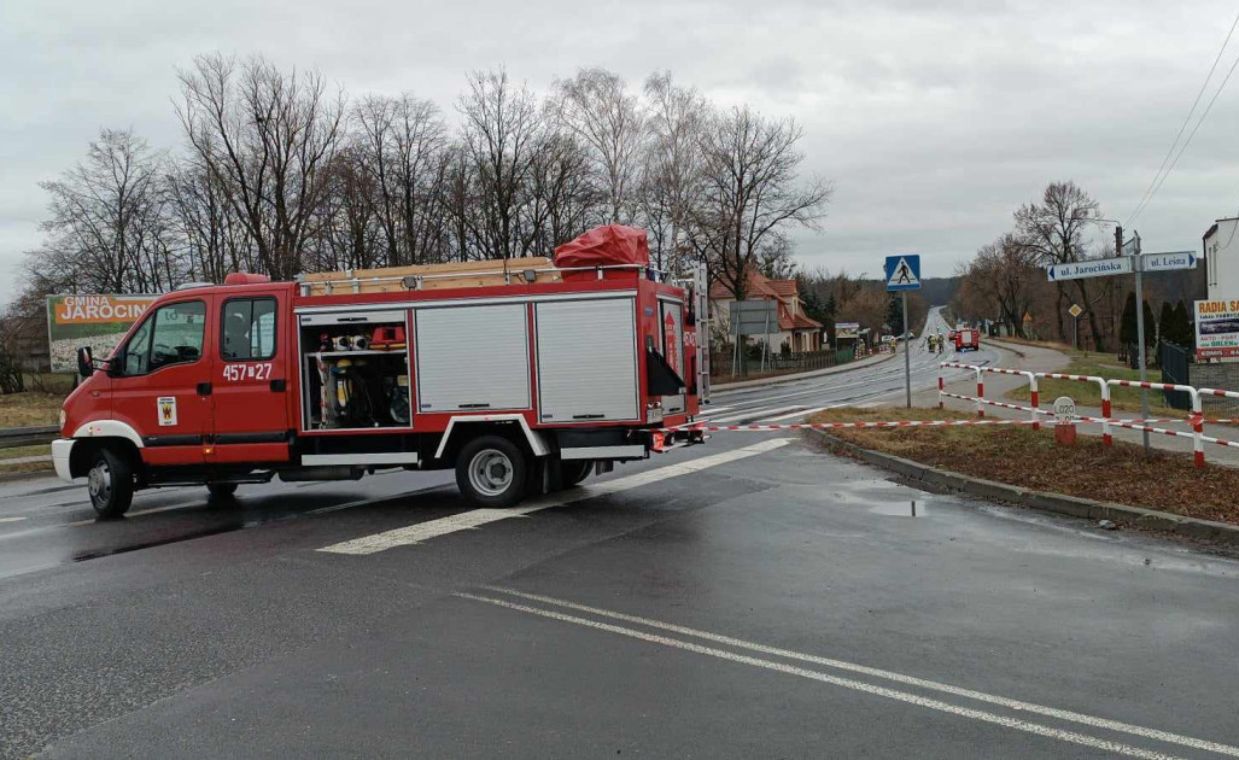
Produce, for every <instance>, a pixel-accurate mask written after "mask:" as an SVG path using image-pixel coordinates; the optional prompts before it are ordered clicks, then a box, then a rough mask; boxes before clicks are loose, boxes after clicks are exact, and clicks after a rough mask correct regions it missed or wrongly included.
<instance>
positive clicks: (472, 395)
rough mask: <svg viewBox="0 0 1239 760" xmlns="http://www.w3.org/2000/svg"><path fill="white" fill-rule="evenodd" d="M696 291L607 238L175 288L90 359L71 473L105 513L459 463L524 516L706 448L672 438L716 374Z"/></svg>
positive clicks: (471, 495)
mask: <svg viewBox="0 0 1239 760" xmlns="http://www.w3.org/2000/svg"><path fill="white" fill-rule="evenodd" d="M681 284H682V285H684V287H682V286H681ZM681 284H677V283H674V282H668V281H665V278H664V277H662V276H661V275H660V273H658V272H656V271H655V270H653V269H651V268H650V264H649V250H648V247H647V244H646V237H645V233H644V231H642V230H637V229H633V228H629V227H621V226H618V225H612V226H608V227H601V228H598V229H596V230H593V231H591V232H589V233H586V234H585V235H582V236H581V237H580V238H577V239H576V240H574V241H572V242H571V243H568V244H566V245H563V246H560V247H559V248H557V249H556V251H555V257H554V260H553V261H552V260H549V259H545V258H539V259H533V258H530V259H513V260H509V261H507V262H502V261H487V262H470V263H466V264H457V265H434V266H422V267H403V268H395V269H381V270H367V271H350V272H338V273H326V274H315V275H308V276H304V277H302V278H299V280H298V281H297V282H270V281H269V280H268V279H267V278H266V277H263V276H259V275H253V274H244V273H237V274H232V275H229V276H228V277H227V278H226V280H225V282H224V284H223V285H222V286H211V285H205V286H196V287H195V286H191V287H186V288H181V289H178V290H176V291H174V292H171V293H167V294H165V295H163V296H161V297H160V298H159V299H158V300H157V301H155V302H154V303H152V304H151V306H150V308H149V309H148V310H147V312H146V313H145V316H144V318H143V319H142V320H141V321H139V322H138V323H136V324H135V325H134V326H133V328H132V329H131V330H130V331H129V333H128V335H127V336H126V337H125V339H124V340H123V341H122V342H121V343H120V344H119V347H118V348H117V349H116V350H115V351H114V352H113V353H112V355H111V356H110V357H109V358H108V359H107V360H106V361H102V362H96V361H95V360H94V359H93V358H92V357H91V355H90V350H89V349H88V348H83V349H82V350H80V351H79V355H78V360H79V369H80V371H81V374H82V375H83V376H84V378H85V380H84V382H82V383H81V384H80V385H79V386H78V388H77V389H76V390H74V392H73V393H72V394H70V396H69V397H68V399H66V401H65V404H64V408H63V410H62V414H61V426H60V427H61V435H62V438H60V439H59V440H57V441H55V442H54V443H53V444H52V457H53V460H54V463H55V466H56V472H57V474H58V475H59V476H60V477H61V478H64V479H74V478H81V477H85V478H86V479H87V486H88V489H89V492H90V498H91V502H92V503H93V505H94V507H95V510H96V511H97V512H98V513H99V514H100V515H101V516H105V517H115V516H119V515H121V514H123V513H124V512H125V511H126V510H127V509H128V507H129V504H130V501H131V499H132V496H133V492H134V491H135V490H137V489H143V488H154V487H159V486H169V485H187V484H204V485H206V486H207V488H208V489H209V490H210V494H211V496H212V498H213V499H226V498H230V497H232V495H233V494H234V492H235V491H236V488H237V486H238V484H243V483H256V482H267V481H269V480H271V479H272V478H273V477H276V476H278V477H279V478H280V479H281V480H283V481H303V480H343V479H357V478H360V477H361V476H362V475H363V474H365V473H367V472H374V471H375V470H376V469H384V468H406V469H447V468H454V469H455V470H456V482H457V484H458V486H459V487H460V490H461V492H462V493H463V494H464V495H465V497H466V498H467V499H468V500H469V501H471V502H473V503H475V504H477V505H481V506H487V507H505V506H510V505H513V504H515V503H517V502H518V501H519V500H520V499H521V498H523V497H524V496H525V495H527V494H530V493H542V492H546V491H548V490H552V489H555V488H560V487H566V486H569V485H574V484H576V483H578V482H580V481H581V480H582V479H584V478H585V477H586V476H587V475H588V474H589V472H590V471H591V470H593V471H597V472H604V471H607V470H610V469H611V467H612V466H613V463H615V462H624V461H631V460H638V459H643V458H646V457H648V455H649V452H651V451H663V450H666V449H667V448H671V447H674V446H680V445H685V444H688V443H695V442H699V441H700V440H701V434H700V432H691V431H680V432H674V433H669V432H661V431H663V430H664V429H666V428H670V427H675V426H677V425H683V424H686V423H688V422H691V421H692V420H693V418H694V416H695V415H696V414H697V411H698V389H699V384H700V385H705V383H707V382H708V380H704V379H702V378H701V373H703V372H708V368H707V367H706V366H705V359H704V358H703V355H702V352H701V350H700V347H699V346H698V344H697V341H696V340H695V338H696V319H695V316H696V315H698V314H705V313H706V312H705V310H704V305H705V300H704V299H705V298H706V292H707V288H706V283H705V282H704V273H702V272H699V273H697V275H696V277H695V278H694V280H693V281H689V282H685V283H681ZM705 377H708V375H706V376H705ZM699 381H700V382H699ZM702 391H703V392H705V388H702Z"/></svg>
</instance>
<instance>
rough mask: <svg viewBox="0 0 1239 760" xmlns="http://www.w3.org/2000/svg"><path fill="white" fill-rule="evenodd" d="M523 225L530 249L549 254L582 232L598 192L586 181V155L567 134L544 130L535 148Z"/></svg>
mask: <svg viewBox="0 0 1239 760" xmlns="http://www.w3.org/2000/svg"><path fill="white" fill-rule="evenodd" d="M529 180H530V181H529V199H528V203H527V204H526V206H525V214H524V222H525V228H526V229H528V230H529V231H530V232H532V234H533V236H534V239H533V241H532V243H531V248H532V249H533V250H534V251H536V252H539V253H549V252H550V251H551V250H552V249H553V248H554V247H555V246H557V245H559V244H560V243H563V242H564V241H566V240H570V239H572V238H574V237H576V236H577V235H579V234H581V233H582V232H584V231H585V229H586V227H587V226H588V224H589V215H590V212H591V211H592V210H593V209H594V208H596V207H597V205H598V200H599V198H598V196H599V193H598V191H597V189H596V187H595V185H594V184H593V183H592V182H591V181H590V172H589V157H588V155H587V154H586V151H585V149H584V148H583V147H582V146H581V144H580V143H579V142H578V141H577V140H576V139H575V138H574V137H572V136H571V135H569V134H559V133H554V132H551V133H548V134H546V135H544V136H543V139H542V140H541V141H540V143H539V145H538V149H537V151H535V154H534V159H533V162H532V166H531V167H530V173H529Z"/></svg>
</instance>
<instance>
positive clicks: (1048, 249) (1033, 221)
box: [1015, 181, 1105, 351]
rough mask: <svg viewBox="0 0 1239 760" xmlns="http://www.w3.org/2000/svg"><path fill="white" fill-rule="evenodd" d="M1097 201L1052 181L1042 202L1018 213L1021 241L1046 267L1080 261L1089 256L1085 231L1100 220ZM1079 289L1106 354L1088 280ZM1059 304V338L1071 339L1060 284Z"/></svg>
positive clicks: (1071, 186)
mask: <svg viewBox="0 0 1239 760" xmlns="http://www.w3.org/2000/svg"><path fill="white" fill-rule="evenodd" d="M1097 208H1098V206H1097V201H1095V200H1093V198H1092V196H1090V195H1089V194H1088V193H1087V192H1085V191H1084V190H1083V189H1082V188H1080V187H1079V186H1077V185H1076V184H1075V183H1074V182H1070V181H1068V182H1052V183H1050V184H1049V185H1048V186H1046V188H1045V191H1044V192H1043V193H1042V196H1041V202H1040V203H1029V204H1026V205H1024V206H1021V207H1020V208H1019V210H1018V211H1016V212H1015V225H1016V229H1017V231H1018V232H1019V234H1020V236H1021V238H1023V239H1024V240H1025V242H1026V243H1027V244H1028V245H1029V246H1031V247H1032V248H1033V250H1034V251H1036V255H1037V261H1038V263H1039V264H1041V265H1042V266H1048V265H1051V264H1063V263H1068V262H1073V261H1079V260H1080V259H1082V258H1084V256H1085V253H1086V248H1085V245H1086V244H1085V239H1084V230H1085V228H1086V227H1087V225H1089V224H1091V223H1093V222H1094V221H1095V220H1096V218H1097ZM1075 284H1076V289H1077V290H1078V291H1079V293H1080V298H1081V299H1082V300H1083V302H1084V306H1085V307H1086V309H1087V311H1088V318H1089V326H1090V328H1091V329H1092V333H1093V335H1094V336H1095V339H1096V341H1097V343H1098V345H1097V350H1099V351H1104V350H1105V347H1104V345H1103V343H1104V341H1103V338H1102V333H1101V331H1100V329H1099V325H1098V323H1097V315H1096V314H1095V313H1094V312H1093V309H1092V308H1091V306H1092V304H1093V299H1092V298H1090V296H1089V284H1088V280H1083V279H1081V280H1076V281H1075ZM1056 289H1057V293H1058V303H1057V309H1056V315H1055V316H1056V319H1055V323H1056V324H1057V325H1058V337H1059V339H1060V340H1062V341H1064V342H1065V341H1066V340H1067V328H1066V325H1065V323H1064V321H1063V317H1062V315H1063V314H1064V313H1065V303H1066V301H1067V300H1068V298H1067V295H1066V289H1065V286H1064V284H1063V283H1061V282H1060V283H1056Z"/></svg>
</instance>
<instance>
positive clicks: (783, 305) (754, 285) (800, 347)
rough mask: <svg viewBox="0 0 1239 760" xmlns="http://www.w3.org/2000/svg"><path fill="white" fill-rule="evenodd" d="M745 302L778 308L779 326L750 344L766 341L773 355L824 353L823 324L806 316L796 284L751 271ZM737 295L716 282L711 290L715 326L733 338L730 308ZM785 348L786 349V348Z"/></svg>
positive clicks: (751, 340) (752, 340) (750, 336)
mask: <svg viewBox="0 0 1239 760" xmlns="http://www.w3.org/2000/svg"><path fill="white" fill-rule="evenodd" d="M744 290H745V293H744V297H745V299H746V300H757V299H761V300H768V301H774V302H775V304H776V313H777V314H778V317H779V319H778V324H777V325H771V331H770V332H769V333H768V334H766V335H748V336H746V338H747V341H748V342H749V343H755V342H757V341H765V343H766V345H767V346H769V348H770V350H771V351H774V352H789V351H790V352H791V353H803V352H806V351H820V350H821V349H822V323H821V322H818V321H817V320H815V319H811V318H810V317H809V316H807V315H806V314H805V313H804V305H803V304H802V303H801V301H800V288H799V286H798V285H797V283H796V281H795V280H774V279H770V278H768V277H766V276H764V275H762V274H761V273H760V272H757V271H753V270H750V271H749V272H748V281H747V282H746V284H745V289H744ZM735 302H736V299H735V294H734V293H733V292H732V289H731V288H729V287H728V286H727V285H726V284H725V283H723V282H721V281H719V280H715V281H714V283H713V284H711V286H710V309H711V311H712V312H713V314H714V319H715V320H716V322H715V324H717V325H719V327H720V328H725V329H726V331H727V333H728V334H730V325H731V320H730V314H731V305H732V304H733V303H735ZM784 347H786V348H784Z"/></svg>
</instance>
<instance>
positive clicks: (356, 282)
mask: <svg viewBox="0 0 1239 760" xmlns="http://www.w3.org/2000/svg"><path fill="white" fill-rule="evenodd" d="M614 269H634V270H638V271H646V272H649V274H650V278H651V279H653V280H656V281H661V280H664V279H665V273H664V272H663V271H662V270H659V269H655V268H653V267H650V266H646V265H642V264H605V265H602V266H587V267H557V266H555V264H554V262H553V261H552V260H551V259H549V258H547V257H545V256H526V257H523V258H519V259H486V260H482V261H457V262H450V263H446V264H413V265H409V266H402V267H386V268H383V269H346V270H344V271H342V272H318V273H314V274H300V275H297V285H298V288H299V289H300V292H301V295H303V296H324V295H332V294H339V293H392V292H401V291H406V290H436V289H440V288H477V287H485V286H494V285H512V284H527V283H532V282H539V281H543V282H562V281H563V273H564V272H595V271H596V272H597V273H598V279H602V276H603V272H604V271H605V270H614Z"/></svg>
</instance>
